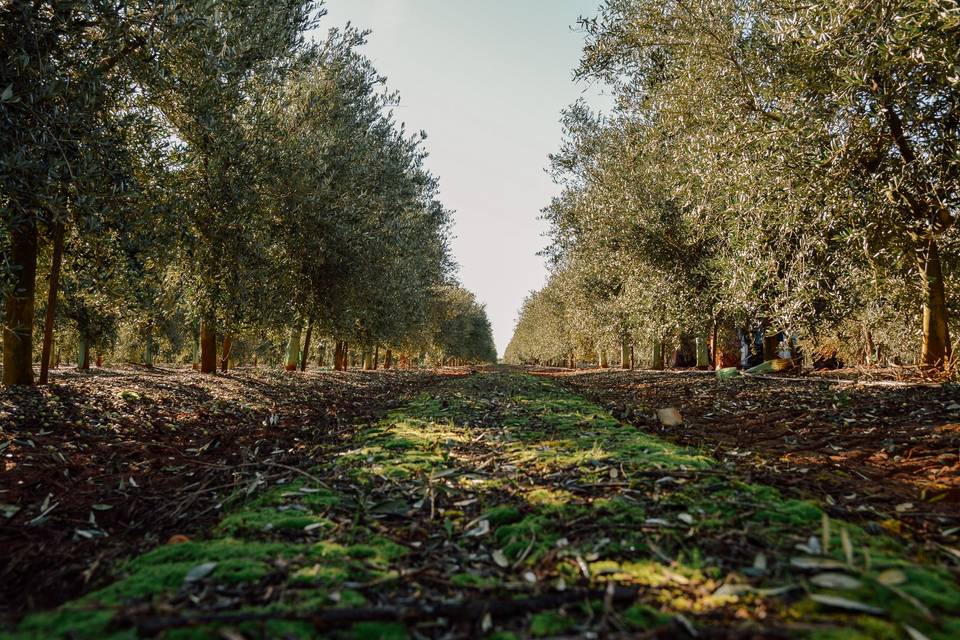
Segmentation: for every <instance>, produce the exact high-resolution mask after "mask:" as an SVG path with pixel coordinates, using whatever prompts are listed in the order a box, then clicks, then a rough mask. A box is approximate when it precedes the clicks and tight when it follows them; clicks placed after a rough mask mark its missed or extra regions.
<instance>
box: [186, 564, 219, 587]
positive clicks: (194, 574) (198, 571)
mask: <svg viewBox="0 0 960 640" xmlns="http://www.w3.org/2000/svg"><path fill="white" fill-rule="evenodd" d="M216 568H217V563H216V562H204V563H203V564H198V565H197V566H195V567H194V568H193V569H190V571H187V575H185V576H184V577H183V581H184V582H187V583H190V582H199V581H200V580H203V579H204V578H206V577H207V576H209V575H210V574H211V573H213V570H214V569H216Z"/></svg>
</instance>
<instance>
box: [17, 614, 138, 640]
mask: <svg viewBox="0 0 960 640" xmlns="http://www.w3.org/2000/svg"><path fill="white" fill-rule="evenodd" d="M112 619H113V612H112V611H89V610H81V609H78V608H76V607H71V606H66V607H62V608H60V609H57V610H56V611H51V612H45V613H35V614H32V615H30V616H27V618H26V619H24V621H23V622H22V623H21V625H20V628H19V630H18V633H17V635H16V636H15V637H16V638H19V639H20V640H28V639H29V640H33V639H36V640H46V639H47V638H110V639H111V640H126V639H132V638H136V632H134V631H133V630H129V631H122V632H117V633H114V634H112V635H107V634H106V632H105V630H106V629H107V627H108V626H109V624H110V622H111V620H112Z"/></svg>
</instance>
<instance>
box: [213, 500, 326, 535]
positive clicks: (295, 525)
mask: <svg viewBox="0 0 960 640" xmlns="http://www.w3.org/2000/svg"><path fill="white" fill-rule="evenodd" d="M312 524H320V525H326V526H327V528H332V527H333V524H332V523H331V522H330V521H329V520H327V519H326V518H323V517H321V516H316V515H311V514H305V513H302V512H299V511H279V510H277V509H274V508H269V507H268V508H262V509H252V510H243V511H239V512H237V513H232V514H230V515H228V516H227V517H225V518H224V519H223V520H221V521H220V524H218V525H217V528H216V531H217V533H222V534H226V535H228V536H242V535H244V534H246V535H250V534H262V533H265V532H269V531H272V530H274V529H277V530H281V531H302V530H303V529H304V527H307V526H309V525H312ZM322 528H323V527H321V529H322Z"/></svg>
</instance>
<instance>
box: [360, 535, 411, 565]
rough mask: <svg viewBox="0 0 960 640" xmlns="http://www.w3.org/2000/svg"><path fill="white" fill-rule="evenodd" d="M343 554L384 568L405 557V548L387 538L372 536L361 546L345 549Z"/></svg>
mask: <svg viewBox="0 0 960 640" xmlns="http://www.w3.org/2000/svg"><path fill="white" fill-rule="evenodd" d="M345 553H346V554H347V555H348V556H350V557H351V558H355V559H360V560H365V561H366V562H367V563H368V564H372V565H375V566H378V567H385V566H387V565H389V564H390V563H391V562H393V561H394V560H399V559H400V558H402V557H403V556H405V555H406V554H407V548H406V547H404V546H401V545H399V544H397V543H395V542H393V541H392V540H388V539H387V538H382V537H378V536H374V537H371V538H370V539H369V540H368V541H367V542H365V543H363V544H355V545H351V546H349V547H347V548H346V550H345Z"/></svg>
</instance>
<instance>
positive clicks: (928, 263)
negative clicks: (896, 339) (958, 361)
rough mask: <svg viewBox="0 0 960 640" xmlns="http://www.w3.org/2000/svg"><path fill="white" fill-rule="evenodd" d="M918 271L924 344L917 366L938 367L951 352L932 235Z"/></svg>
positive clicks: (938, 262)
mask: <svg viewBox="0 0 960 640" xmlns="http://www.w3.org/2000/svg"><path fill="white" fill-rule="evenodd" d="M920 270H921V275H922V276H923V343H922V345H921V348H920V366H922V367H927V368H939V367H943V366H944V365H946V364H947V363H948V362H949V361H950V356H951V355H952V353H951V346H950V328H949V325H948V321H949V318H948V315H947V296H946V291H945V290H944V286H943V272H942V269H941V264H940V248H939V247H938V246H937V241H936V240H935V239H934V238H930V240H929V241H928V242H927V247H926V251H925V253H924V256H923V258H922V259H921V263H920Z"/></svg>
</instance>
